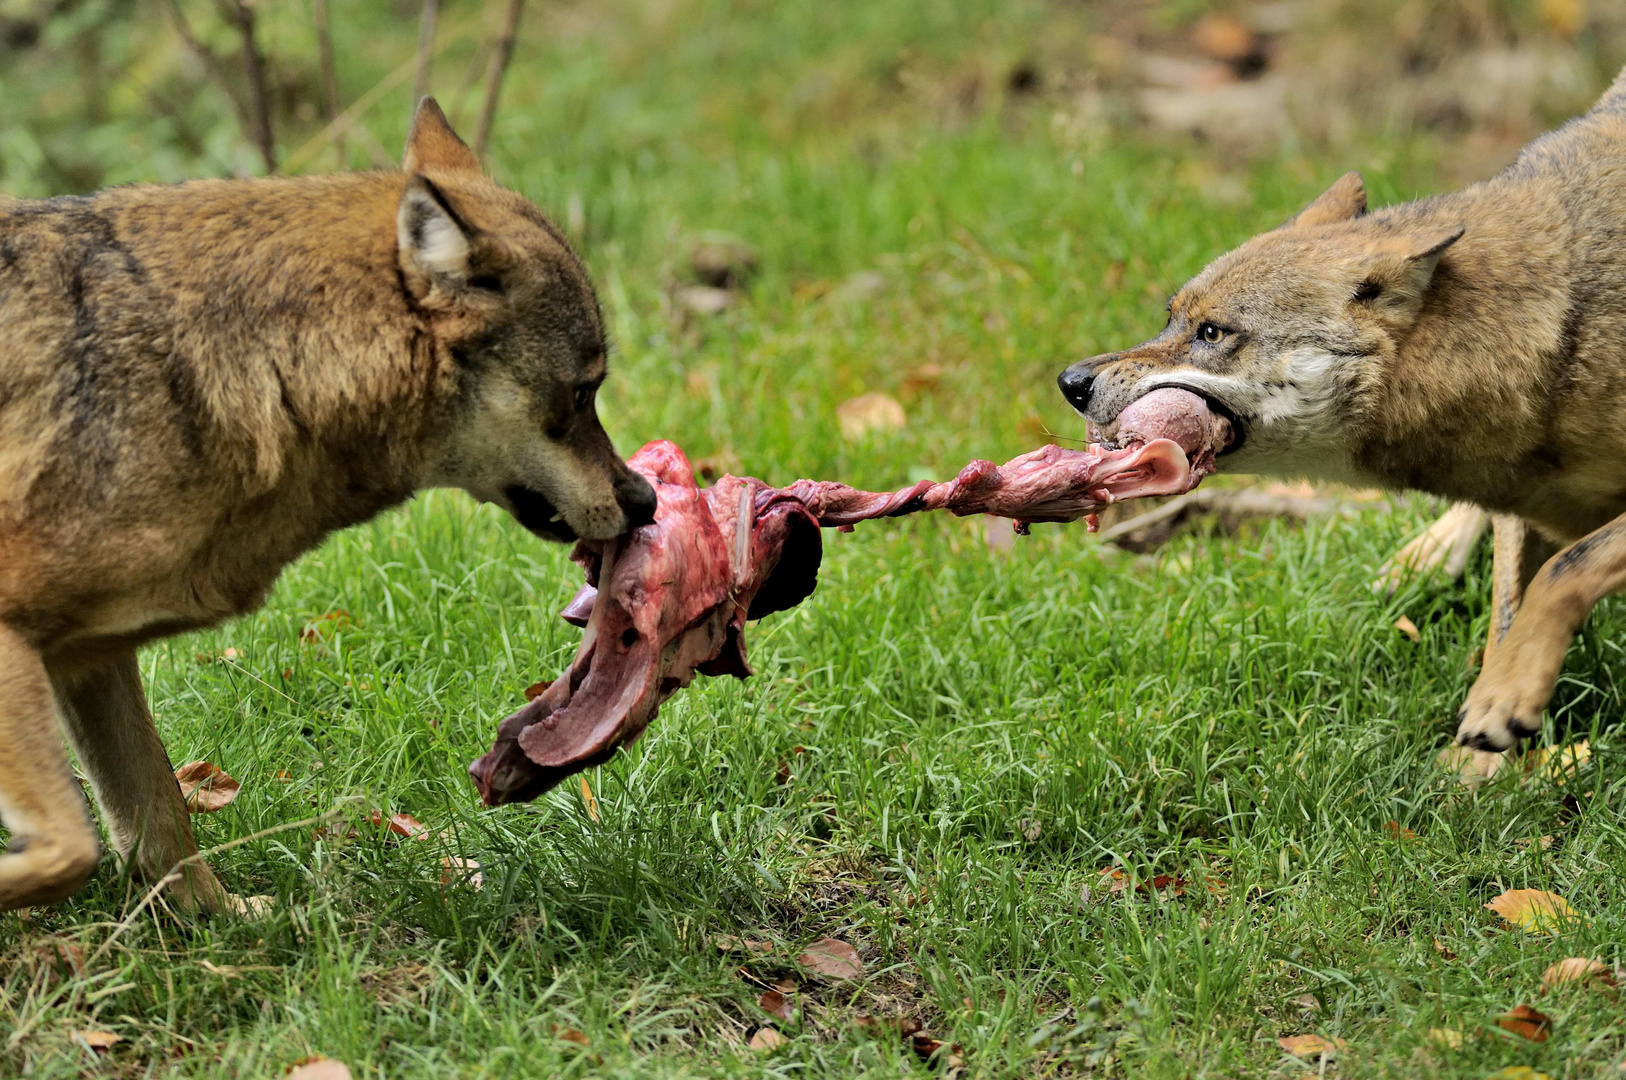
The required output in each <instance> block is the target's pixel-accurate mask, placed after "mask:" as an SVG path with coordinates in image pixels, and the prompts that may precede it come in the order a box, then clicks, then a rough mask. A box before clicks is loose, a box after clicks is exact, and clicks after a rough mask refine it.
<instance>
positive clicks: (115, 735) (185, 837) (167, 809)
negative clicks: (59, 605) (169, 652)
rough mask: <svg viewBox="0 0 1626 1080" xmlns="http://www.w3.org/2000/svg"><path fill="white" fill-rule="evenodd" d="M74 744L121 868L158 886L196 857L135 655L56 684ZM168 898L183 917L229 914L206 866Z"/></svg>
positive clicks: (60, 677) (196, 866) (61, 677)
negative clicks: (186, 913)
mask: <svg viewBox="0 0 1626 1080" xmlns="http://www.w3.org/2000/svg"><path fill="white" fill-rule="evenodd" d="M53 681H54V683H55V685H56V692H57V700H58V702H59V704H60V706H61V709H62V715H63V724H64V727H65V728H66V729H67V733H68V741H69V742H71V743H72V744H73V748H74V751H75V753H77V754H78V755H79V762H80V764H81V765H83V766H84V769H85V772H86V773H87V774H89V776H90V784H91V787H92V789H93V790H94V791H95V792H96V801H97V802H98V803H99V804H100V805H101V808H102V816H103V818H104V819H105V820H106V822H107V831H108V834H109V836H110V837H111V839H112V841H113V847H114V849H115V850H116V851H117V852H118V855H119V858H120V860H121V861H123V862H126V863H133V869H134V871H135V873H136V875H137V876H138V877H140V878H142V879H144V880H146V881H148V882H153V883H156V882H158V881H159V880H161V879H162V878H163V877H164V876H165V875H167V874H168V873H170V871H172V870H174V869H175V868H176V866H177V864H179V863H180V862H182V861H183V860H185V859H188V858H190V857H191V856H193V855H196V854H197V853H198V845H197V841H196V839H194V837H193V835H192V822H191V819H190V818H189V817H188V815H187V810H186V801H185V800H184V799H183V798H182V797H181V788H180V785H179V784H178V783H177V782H176V780H175V772H174V769H173V768H172V766H171V765H170V761H169V755H168V754H167V753H165V751H164V744H163V742H162V741H161V740H160V739H159V737H158V729H157V727H156V726H154V724H153V720H152V713H151V711H150V710H149V709H148V708H147V696H146V693H145V692H144V691H143V690H142V688H141V671H140V668H139V667H138V666H137V664H136V656H135V652H134V651H131V652H128V653H125V654H123V655H121V656H119V657H118V658H117V659H115V660H113V661H111V662H110V663H105V664H102V665H100V666H97V667H94V668H88V669H75V670H72V671H69V672H66V673H62V672H59V673H57V674H56V676H55V678H54V679H53ZM169 893H170V895H171V896H172V897H173V898H174V900H175V902H176V903H177V904H178V905H179V906H180V907H181V908H182V909H184V910H189V911H195V910H200V909H201V910H205V911H221V910H226V909H228V908H229V907H230V901H229V900H228V899H227V894H226V890H225V889H224V888H222V887H221V885H220V882H219V881H218V880H216V878H215V875H214V873H213V871H211V870H210V869H209V867H208V866H206V865H204V864H203V862H201V861H193V862H190V863H187V864H186V865H185V866H184V867H182V868H181V876H180V877H179V878H178V879H177V880H175V881H173V882H171V883H170V885H169Z"/></svg>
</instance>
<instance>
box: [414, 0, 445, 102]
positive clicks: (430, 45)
mask: <svg viewBox="0 0 1626 1080" xmlns="http://www.w3.org/2000/svg"><path fill="white" fill-rule="evenodd" d="M439 14H440V0H423V14H422V15H421V16H420V17H419V19H418V70H417V72H416V73H415V74H414V75H413V76H412V103H413V105H417V103H418V102H420V101H422V100H423V96H424V95H425V94H427V93H429V68H430V62H431V61H432V60H433V59H434V57H435V18H436V16H438V15H439Z"/></svg>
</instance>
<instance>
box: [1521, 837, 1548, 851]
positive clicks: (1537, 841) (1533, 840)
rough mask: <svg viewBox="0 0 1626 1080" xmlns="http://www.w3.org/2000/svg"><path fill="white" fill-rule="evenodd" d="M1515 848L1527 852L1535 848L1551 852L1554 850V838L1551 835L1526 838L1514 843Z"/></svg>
mask: <svg viewBox="0 0 1626 1080" xmlns="http://www.w3.org/2000/svg"><path fill="white" fill-rule="evenodd" d="M1513 846H1514V847H1519V848H1524V849H1526V850H1528V849H1530V848H1532V847H1533V848H1536V849H1537V850H1540V851H1551V850H1552V849H1553V836H1552V834H1551V833H1548V834H1547V835H1546V836H1524V837H1520V838H1519V839H1517V840H1515V841H1513Z"/></svg>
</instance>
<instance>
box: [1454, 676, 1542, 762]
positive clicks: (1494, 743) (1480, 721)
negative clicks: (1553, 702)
mask: <svg viewBox="0 0 1626 1080" xmlns="http://www.w3.org/2000/svg"><path fill="white" fill-rule="evenodd" d="M1481 682H1483V680H1481ZM1546 704H1547V699H1546V696H1545V695H1543V696H1542V697H1541V700H1540V702H1539V703H1532V702H1529V701H1521V700H1520V698H1519V695H1517V694H1508V695H1503V694H1496V693H1494V692H1487V693H1481V692H1480V683H1476V684H1474V688H1473V690H1471V691H1469V693H1468V701H1467V704H1465V705H1463V707H1462V709H1461V710H1460V711H1459V712H1458V713H1457V743H1458V745H1461V746H1467V747H1470V748H1472V749H1474V750H1492V751H1495V752H1497V753H1500V752H1502V751H1504V750H1511V749H1513V747H1515V746H1517V745H1518V743H1519V740H1520V739H1527V738H1529V737H1530V736H1532V735H1534V734H1535V733H1536V732H1538V731H1540V730H1541V713H1542V710H1543V708H1545V706H1546Z"/></svg>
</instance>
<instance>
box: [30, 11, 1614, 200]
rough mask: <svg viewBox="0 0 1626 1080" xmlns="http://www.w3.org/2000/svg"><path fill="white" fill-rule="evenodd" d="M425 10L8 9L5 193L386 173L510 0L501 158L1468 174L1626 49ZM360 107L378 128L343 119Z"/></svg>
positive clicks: (1009, 22) (478, 62)
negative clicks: (946, 130)
mask: <svg viewBox="0 0 1626 1080" xmlns="http://www.w3.org/2000/svg"><path fill="white" fill-rule="evenodd" d="M432 7H433V8H434V9H435V10H434V11H433V27H432V33H431V34H429V35H427V36H425V37H424V40H426V41H427V42H428V44H429V50H428V59H429V61H430V62H429V64H428V71H427V75H428V78H427V79H423V78H422V77H421V76H420V75H419V69H420V65H421V64H422V62H423V60H422V58H420V57H419V56H418V55H417V53H418V48H419V41H420V31H421V30H422V29H423V26H422V17H423V4H422V2H421V0H386V2H376V0H340V2H338V3H334V4H332V5H331V7H330V5H329V4H328V3H327V2H326V0H213V2H210V0H0V93H3V94H4V97H5V101H6V103H7V108H6V110H5V112H4V115H3V116H0V188H3V190H4V191H5V192H7V193H9V194H12V195H19V196H39V195H50V194H61V193H72V192H83V191H88V190H92V189H95V188H97V187H101V186H104V185H108V184H119V183H127V182H131V181H137V180H157V181H169V180H177V179H181V178H184V177H191V176H202V175H223V174H233V173H238V174H258V173H263V172H266V171H268V164H274V165H276V166H279V167H281V168H282V169H290V168H292V169H293V170H294V171H308V170H330V169H335V168H340V167H368V166H376V165H382V164H385V163H386V162H387V161H388V160H389V159H390V157H391V156H392V155H393V152H394V149H395V148H396V147H398V145H399V135H400V131H401V129H402V127H403V126H404V123H405V119H406V117H407V115H408V113H409V110H410V105H411V101H412V99H413V93H414V86H415V84H417V85H419V86H423V85H425V84H426V85H427V87H428V88H429V89H432V90H433V92H435V93H436V94H437V95H439V96H441V97H442V98H443V104H444V105H446V106H447V108H448V110H449V112H450V113H451V114H452V116H453V117H454V119H455V120H457V121H458V122H459V123H460V124H461V125H462V126H463V128H465V129H472V128H473V127H474V125H475V122H476V119H477V115H478V112H479V110H480V108H481V106H482V104H483V102H484V97H485V93H486V87H487V83H488V81H489V76H490V69H491V66H492V63H493V54H494V53H495V52H497V51H498V50H497V48H496V44H497V42H498V40H499V39H500V38H501V36H502V32H503V27H504V24H505V21H506V19H507V18H508V16H509V10H510V8H511V7H513V8H523V10H522V12H521V16H522V17H521V18H520V21H519V40H518V47H517V49H516V51H515V53H514V60H513V62H512V64H511V66H510V68H509V71H508V74H507V79H506V84H505V85H504V87H503V91H502V92H503V97H502V100H501V108H500V110H499V112H498V114H497V123H496V127H495V130H494V134H493V138H494V147H493V149H494V152H495V154H496V156H497V159H498V160H499V161H500V160H503V159H508V158H513V159H525V158H529V157H537V156H557V155H560V154H562V153H570V154H572V155H576V157H577V160H583V159H585V158H589V157H604V156H606V154H607V152H608V153H612V154H614V155H615V156H618V157H621V158H622V159H627V158H629V157H630V158H632V159H634V160H636V158H637V155H638V154H640V153H655V154H657V155H659V156H662V157H666V156H672V155H676V156H686V155H707V154H721V153H723V152H725V151H726V150H727V149H728V148H729V147H731V146H738V145H739V144H741V143H742V142H743V143H762V142H767V143H770V144H774V143H779V144H789V143H791V142H793V141H794V142H800V143H805V142H806V141H807V140H808V139H810V138H817V137H819V136H821V135H822V136H827V137H828V138H830V139H832V140H835V141H836V142H837V143H839V144H840V148H841V149H844V150H854V149H856V150H857V151H859V152H860V153H862V152H872V153H873V152H874V149H873V146H874V144H884V142H885V140H887V139H888V138H891V137H898V136H899V133H900V132H902V131H904V130H916V129H917V128H918V123H919V120H920V119H921V117H922V115H923V114H925V115H927V116H929V117H931V118H933V119H934V120H935V122H937V123H939V124H942V125H948V126H953V125H963V124H967V123H972V122H975V121H977V120H978V119H979V118H985V117H987V116H988V115H990V114H991V113H997V114H999V115H1000V116H1001V118H1002V120H1003V122H1005V123H1009V124H1050V125H1053V126H1054V127H1056V128H1058V129H1067V130H1073V131H1078V132H1081V133H1093V134H1097V135H1099V134H1103V133H1104V134H1108V135H1118V136H1125V135H1127V136H1130V137H1136V138H1139V137H1144V136H1152V137H1157V136H1158V134H1159V133H1172V134H1173V135H1175V136H1176V137H1181V138H1184V137H1189V136H1192V135H1195V136H1197V137H1198V138H1199V139H1201V140H1203V141H1205V142H1206V143H1208V144H1210V145H1212V147H1213V148H1214V149H1215V151H1216V152H1217V153H1219V154H1220V155H1222V156H1224V157H1226V158H1228V159H1233V160H1245V159H1247V158H1249V157H1256V156H1258V155H1260V154H1271V153H1276V152H1278V151H1279V150H1280V149H1281V148H1282V147H1284V146H1286V147H1288V148H1289V149H1295V150H1301V149H1305V148H1316V147H1321V146H1325V145H1329V144H1332V145H1336V144H1338V143H1341V142H1347V141H1349V140H1352V139H1363V138H1368V137H1373V136H1377V137H1384V138H1394V137H1404V136H1408V135H1412V134H1415V133H1418V132H1426V133H1427V134H1429V135H1430V136H1431V137H1432V138H1433V140H1434V141H1435V144H1436V145H1438V146H1440V147H1442V148H1443V150H1442V159H1443V161H1444V164H1445V166H1446V168H1447V169H1448V170H1450V171H1460V172H1463V173H1464V174H1465V175H1474V174H1479V173H1482V172H1484V171H1485V169H1486V167H1487V165H1491V164H1495V163H1497V162H1499V161H1500V160H1505V159H1506V158H1507V157H1509V156H1510V155H1511V153H1512V151H1513V150H1514V149H1515V148H1516V147H1517V146H1518V145H1519V144H1520V143H1521V142H1522V141H1524V140H1525V139H1527V138H1528V137H1529V136H1530V135H1531V134H1533V133H1535V132H1536V131H1538V130H1540V129H1541V128H1542V127H1544V126H1546V125H1548V124H1550V123H1551V122H1553V121H1554V120H1556V119H1559V118H1561V117H1563V116H1566V115H1569V114H1571V113H1573V112H1574V111H1576V110H1577V109H1578V108H1580V107H1583V106H1584V105H1585V103H1586V102H1587V101H1588V100H1589V98H1590V97H1591V96H1592V95H1593V94H1595V93H1596V92H1597V90H1598V89H1599V88H1600V87H1601V86H1602V85H1604V84H1605V83H1606V82H1607V81H1608V79H1609V78H1610V77H1612V75H1613V73H1614V72H1615V71H1616V70H1617V69H1618V68H1619V66H1620V65H1621V64H1622V63H1623V62H1626V4H1623V3H1621V2H1619V0H1608V2H1604V0H1331V2H1321V3H1311V2H1304V0H1271V2H1267V3H1252V4H1247V3H1225V2H1218V3H1211V2H1209V0H1152V2H1137V0H1127V2H1125V0H1114V2H1105V0H954V2H944V0H894V2H889V3H873V2H864V3H860V2H854V0H823V2H820V3H816V4H806V3H801V4H786V3H775V2H771V0H593V2H585V0H566V2H560V0H529V3H523V4H514V3H511V0H492V2H490V3H482V2H480V0H445V2H444V3H440V4H434V5H432ZM746 24H753V25H751V26H750V28H749V31H748V32H747V31H745V29H744V28H745V26H746ZM324 30H325V31H326V32H327V33H328V34H329V36H330V40H331V54H332V65H331V67H332V70H331V80H329V79H327V78H325V77H324V70H323V68H324V65H323V58H322V49H321V41H322V36H323V33H324ZM765 31H767V32H765ZM246 39H251V43H248V42H246ZM257 68H258V69H259V77H258V78H256V77H255V72H256V69H257ZM606 85H612V86H614V87H615V89H614V90H612V91H610V92H608V93H606V92H604V90H603V87H604V86H606ZM589 88H591V93H589V92H588V90H589ZM1013 106H1016V107H1015V108H1013ZM346 110H349V111H348V112H346ZM341 112H343V113H344V115H345V116H346V117H347V118H353V119H354V120H355V121H356V123H355V124H354V125H353V126H346V125H344V124H342V123H341V125H338V126H339V127H345V128H346V130H344V131H343V133H342V137H339V138H323V132H324V130H325V129H326V130H329V131H330V133H337V132H336V130H335V129H331V128H330V127H329V125H330V123H331V121H332V120H333V118H334V116H335V115H336V114H338V113H341ZM905 120H906V121H907V124H904V123H901V121H905ZM261 124H263V125H264V128H268V129H269V133H270V140H269V141H270V146H269V153H267V152H265V151H264V150H262V148H261V144H262V143H264V142H265V141H266V140H265V139H264V138H263V135H262V132H263V130H264V129H263V128H261V127H259V126H258V125H261ZM855 140H856V141H855ZM866 146H869V147H870V149H869V150H868V151H866ZM386 147H389V148H391V149H390V150H389V151H386V150H385V148H386ZM268 158H269V161H268V160H267V159H268ZM560 209H564V208H560Z"/></svg>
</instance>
